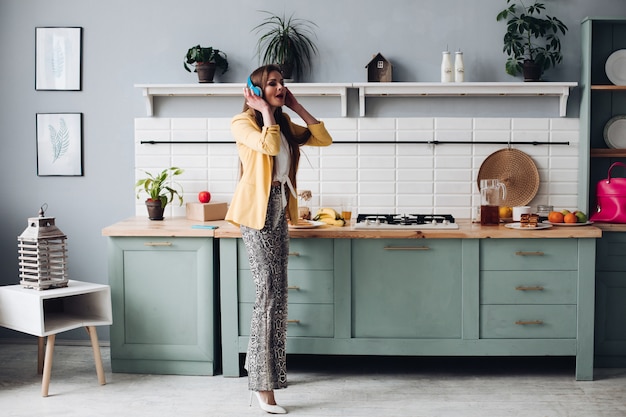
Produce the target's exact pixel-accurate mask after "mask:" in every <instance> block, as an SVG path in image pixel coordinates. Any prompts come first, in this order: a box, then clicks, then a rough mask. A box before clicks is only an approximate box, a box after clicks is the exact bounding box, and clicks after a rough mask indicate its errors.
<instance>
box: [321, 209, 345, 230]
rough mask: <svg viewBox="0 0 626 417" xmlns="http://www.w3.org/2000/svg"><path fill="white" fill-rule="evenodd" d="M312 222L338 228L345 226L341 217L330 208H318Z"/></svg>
mask: <svg viewBox="0 0 626 417" xmlns="http://www.w3.org/2000/svg"><path fill="white" fill-rule="evenodd" d="M313 220H315V221H320V222H324V223H326V224H329V225H331V226H338V227H342V226H344V225H345V224H346V221H345V220H344V219H343V217H341V215H340V214H339V213H337V212H336V211H335V210H334V209H332V208H320V209H319V210H318V211H317V215H316V216H315V217H314V218H313Z"/></svg>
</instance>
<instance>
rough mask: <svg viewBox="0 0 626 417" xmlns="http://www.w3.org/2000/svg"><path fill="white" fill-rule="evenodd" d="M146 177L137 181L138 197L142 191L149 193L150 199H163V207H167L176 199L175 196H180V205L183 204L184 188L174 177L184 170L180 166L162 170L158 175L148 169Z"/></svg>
mask: <svg viewBox="0 0 626 417" xmlns="http://www.w3.org/2000/svg"><path fill="white" fill-rule="evenodd" d="M144 172H145V173H146V175H147V176H146V178H142V179H140V180H138V181H137V183H135V189H136V190H137V198H139V196H140V194H141V193H142V192H145V193H146V194H148V201H150V200H152V201H156V200H160V201H161V207H162V208H165V206H167V204H168V203H171V202H172V201H174V197H178V202H179V205H181V206H182V205H183V197H182V193H183V188H182V186H181V185H180V184H178V183H175V182H174V180H173V178H174V177H175V176H176V175H180V174H182V173H183V172H184V170H182V169H180V168H178V167H170V168H167V169H164V170H163V171H161V173H160V174H158V175H153V174H151V173H149V172H147V171H144Z"/></svg>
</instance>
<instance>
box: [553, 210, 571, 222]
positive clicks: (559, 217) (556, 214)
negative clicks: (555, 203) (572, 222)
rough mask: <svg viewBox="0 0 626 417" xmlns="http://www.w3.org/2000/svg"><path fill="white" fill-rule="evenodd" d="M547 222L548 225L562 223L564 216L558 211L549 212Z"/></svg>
mask: <svg viewBox="0 0 626 417" xmlns="http://www.w3.org/2000/svg"><path fill="white" fill-rule="evenodd" d="M574 217H576V216H574ZM548 221H549V222H550V223H563V221H565V216H563V213H561V212H560V211H551V212H550V214H548Z"/></svg>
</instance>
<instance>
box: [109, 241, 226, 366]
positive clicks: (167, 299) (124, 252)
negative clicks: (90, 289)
mask: <svg viewBox="0 0 626 417" xmlns="http://www.w3.org/2000/svg"><path fill="white" fill-rule="evenodd" d="M215 255H216V250H215V248H214V241H213V239H211V238H165V237H150V238H143V237H112V238H110V239H109V283H110V286H111V304H112V307H113V325H112V326H111V367H112V370H113V372H129V373H153V374H177V375H213V374H214V373H215V369H216V368H217V367H216V360H215V358H216V351H217V349H216V340H218V338H217V336H216V334H217V329H218V328H219V327H218V325H217V323H216V320H217V313H216V311H217V310H216V309H217V300H216V297H217V290H216V282H215V280H214V275H215V271H214V258H215Z"/></svg>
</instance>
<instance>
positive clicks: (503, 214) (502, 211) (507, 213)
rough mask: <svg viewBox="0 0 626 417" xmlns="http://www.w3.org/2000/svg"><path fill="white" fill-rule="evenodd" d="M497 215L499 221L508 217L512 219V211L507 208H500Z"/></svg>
mask: <svg viewBox="0 0 626 417" xmlns="http://www.w3.org/2000/svg"><path fill="white" fill-rule="evenodd" d="M498 214H499V215H500V218H501V219H508V218H510V217H513V209H512V208H511V207H508V206H502V207H500V209H499V210H498Z"/></svg>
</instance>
